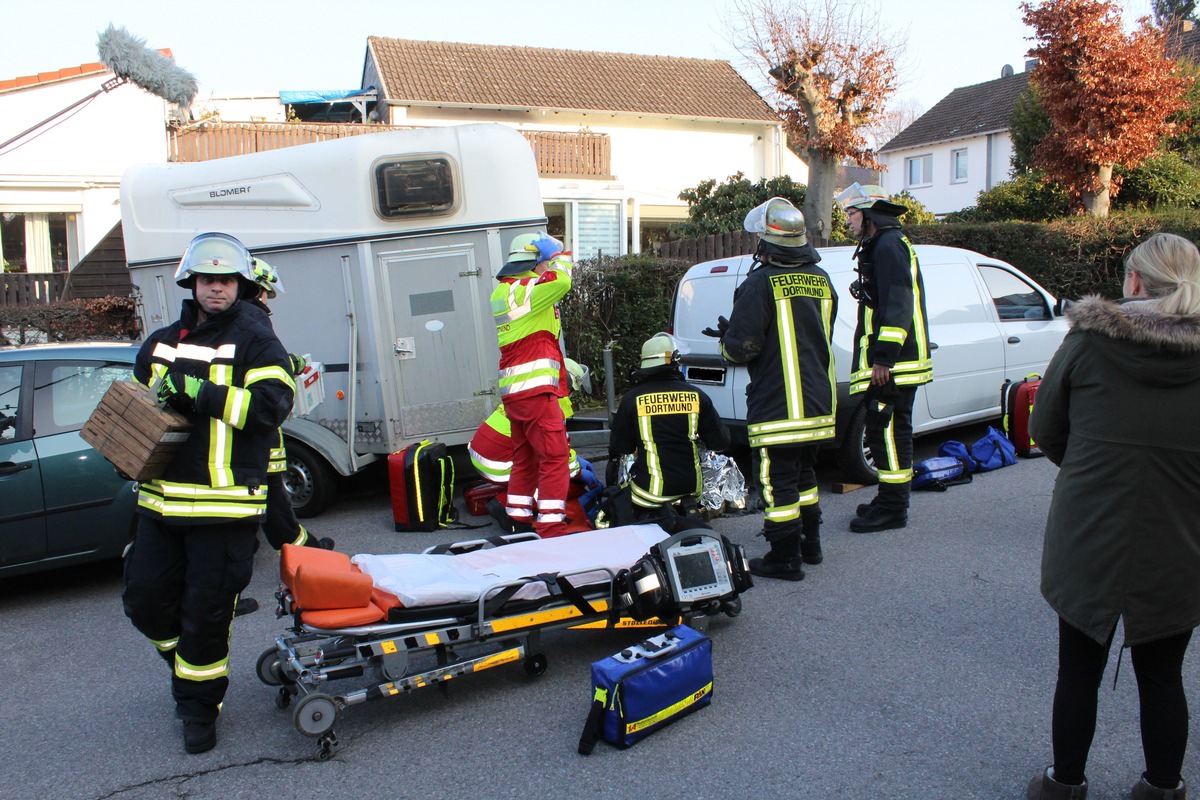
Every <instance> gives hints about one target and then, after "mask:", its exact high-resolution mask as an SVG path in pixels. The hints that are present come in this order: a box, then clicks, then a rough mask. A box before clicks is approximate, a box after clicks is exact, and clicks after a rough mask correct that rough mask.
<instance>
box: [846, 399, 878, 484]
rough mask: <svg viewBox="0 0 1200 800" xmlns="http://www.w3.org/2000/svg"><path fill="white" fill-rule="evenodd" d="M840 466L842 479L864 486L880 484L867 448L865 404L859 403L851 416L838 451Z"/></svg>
mask: <svg viewBox="0 0 1200 800" xmlns="http://www.w3.org/2000/svg"><path fill="white" fill-rule="evenodd" d="M838 466H839V467H841V469H842V477H844V478H845V479H846V480H847V481H849V482H850V483H861V484H863V485H864V486H871V485H873V484H876V483H879V473H878V472H876V471H875V460H874V459H873V458H871V450H870V448H868V447H867V407H866V405H864V404H863V403H859V404H858V407H857V408H855V409H854V413H853V414H851V415H850V424H849V425H847V426H846V433H845V434H844V435H843V436H842V444H841V447H840V449H839V450H838Z"/></svg>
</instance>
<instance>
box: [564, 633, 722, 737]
mask: <svg viewBox="0 0 1200 800" xmlns="http://www.w3.org/2000/svg"><path fill="white" fill-rule="evenodd" d="M712 692H713V669H712V640H711V639H709V638H708V637H707V636H705V635H704V634H702V633H700V632H699V631H695V630H693V629H691V628H689V627H688V626H687V625H679V626H678V627H675V628H672V629H671V630H669V631H667V632H666V633H664V634H661V635H659V636H654V637H651V638H650V639H647V640H646V641H644V642H642V643H640V644H636V645H634V646H632V647H628V648H626V649H624V650H622V651H621V652H619V653H616V654H614V655H611V656H609V657H608V658H605V659H602V660H600V661H597V662H595V663H594V664H592V696H593V701H592V710H591V713H590V714H589V715H588V721H587V725H585V726H584V729H583V735H582V736H581V737H580V738H579V753H580V754H581V755H585V756H586V755H588V754H590V753H591V752H592V748H594V747H595V745H596V740H597V739H598V738H599V737H601V736H603V737H604V740H605V741H607V742H609V743H611V744H614V745H616V746H617V747H622V748H623V747H628V746H629V745H631V744H633V743H634V742H636V741H638V740H639V739H643V738H645V737H646V736H649V735H650V734H651V733H654V732H655V731H656V730H658V729H659V728H662V727H664V726H666V725H669V724H670V723H672V722H674V721H675V720H677V719H680V718H681V717H684V716H686V715H688V714H690V713H692V712H693V711H696V710H697V709H700V708H704V707H705V706H707V705H708V704H709V703H711V702H712Z"/></svg>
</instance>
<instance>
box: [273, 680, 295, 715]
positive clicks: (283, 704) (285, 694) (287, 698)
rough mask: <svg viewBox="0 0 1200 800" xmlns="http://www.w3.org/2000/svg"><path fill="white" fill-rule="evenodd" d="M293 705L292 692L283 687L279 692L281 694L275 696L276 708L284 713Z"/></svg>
mask: <svg viewBox="0 0 1200 800" xmlns="http://www.w3.org/2000/svg"><path fill="white" fill-rule="evenodd" d="M291 704H292V693H291V692H290V691H288V688H287V687H286V686H284V687H281V688H280V690H279V694H277V695H275V707H276V708H278V709H279V710H280V711H283V710H284V709H285V708H287V707H288V706H290V705H291Z"/></svg>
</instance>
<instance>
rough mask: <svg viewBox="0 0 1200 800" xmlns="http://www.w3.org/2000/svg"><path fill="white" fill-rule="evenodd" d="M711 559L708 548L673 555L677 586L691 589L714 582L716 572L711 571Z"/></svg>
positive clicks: (715, 580)
mask: <svg viewBox="0 0 1200 800" xmlns="http://www.w3.org/2000/svg"><path fill="white" fill-rule="evenodd" d="M712 559H713V557H712V553H710V552H709V551H708V550H705V551H704V552H702V553H689V554H688V555H677V556H675V558H674V559H673V560H674V562H675V571H676V572H677V573H678V574H679V588H681V589H691V588H693V587H696V586H708V585H709V584H713V583H716V582H717V574H716V572H714V571H713V563H712Z"/></svg>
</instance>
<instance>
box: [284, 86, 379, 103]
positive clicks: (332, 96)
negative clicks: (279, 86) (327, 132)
mask: <svg viewBox="0 0 1200 800" xmlns="http://www.w3.org/2000/svg"><path fill="white" fill-rule="evenodd" d="M359 97H364V98H374V97H375V87H374V86H368V87H367V88H366V89H304V90H299V91H294V92H280V93H279V102H281V103H283V104H285V105H296V104H297V103H336V102H338V101H339V100H351V99H355V98H359Z"/></svg>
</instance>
